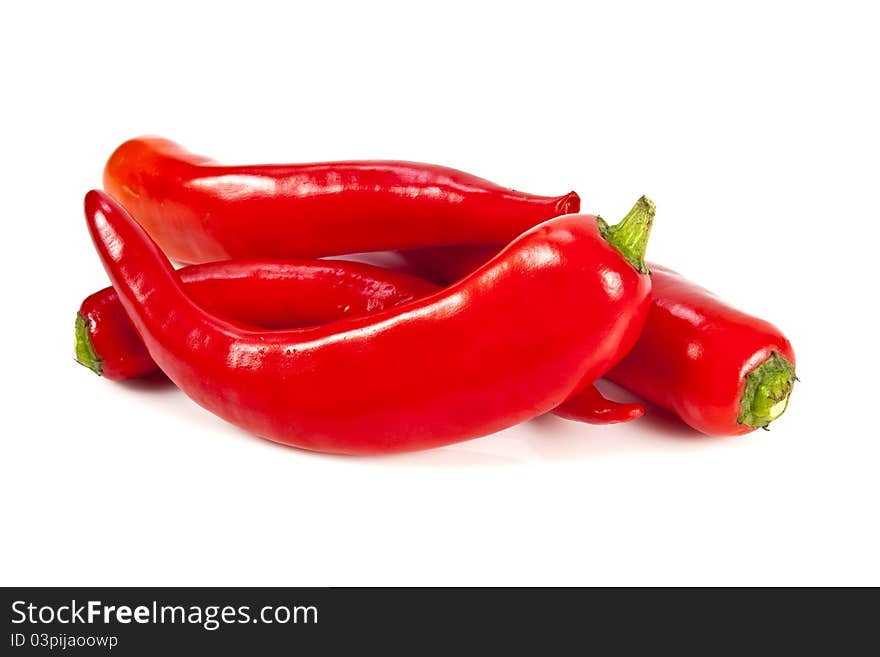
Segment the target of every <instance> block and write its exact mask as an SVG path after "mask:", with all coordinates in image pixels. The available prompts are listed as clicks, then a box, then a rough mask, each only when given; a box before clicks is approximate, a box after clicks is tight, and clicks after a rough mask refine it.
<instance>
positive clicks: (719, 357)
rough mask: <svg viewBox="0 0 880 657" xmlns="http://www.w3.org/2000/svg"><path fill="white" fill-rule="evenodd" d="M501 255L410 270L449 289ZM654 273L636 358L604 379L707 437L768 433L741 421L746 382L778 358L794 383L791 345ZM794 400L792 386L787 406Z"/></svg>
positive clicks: (473, 254)
mask: <svg viewBox="0 0 880 657" xmlns="http://www.w3.org/2000/svg"><path fill="white" fill-rule="evenodd" d="M497 251H498V249H497V247H493V246H476V245H474V246H469V247H438V248H430V249H420V250H417V251H411V252H406V253H404V254H403V256H404V260H405V263H406V264H405V271H408V272H410V273H414V274H415V275H417V276H420V277H425V278H427V279H429V280H433V281H435V282H437V283H442V284H446V283H448V282H451V281H455V280H458V279H460V278H461V277H462V276H465V275H467V274H468V273H469V272H471V271H473V270H474V269H475V268H477V267H479V266H480V265H481V264H482V263H484V262H485V261H486V260H487V259H489V258H491V257H492V256H493V255H494V254H495V253H497ZM649 267H650V270H651V279H652V291H651V310H650V312H649V313H648V319H647V321H646V322H645V326H644V329H643V330H642V333H641V335H640V336H639V339H638V340H637V341H636V344H635V346H634V347H633V349H632V351H630V353H629V354H628V355H627V356H626V357H625V358H624V359H623V361H621V363H620V364H618V365H617V366H616V367H615V368H614V369H612V370H611V371H610V372H608V373H607V374H606V375H605V377H606V378H607V379H609V380H611V381H613V382H615V383H617V384H619V385H621V386H623V387H624V388H626V389H627V390H629V391H631V392H634V393H636V394H637V395H639V396H640V397H642V398H644V399H646V400H647V401H650V402H652V403H654V404H656V405H658V406H660V407H662V408H665V409H667V410H669V411H671V412H673V413H675V414H676V415H678V416H679V417H680V418H681V419H682V420H683V421H684V422H686V423H687V424H688V425H690V426H691V427H693V428H694V429H696V430H697V431H700V432H702V433H705V434H708V435H717V436H728V435H741V434H745V433H749V432H751V431H754V430H755V429H756V428H758V426H766V425H763V424H759V425H758V426H753V425H750V424H747V423H745V422H741V421H740V416H741V414H742V407H741V403H742V399H743V395H744V392H745V388H746V382H747V377H748V376H749V374H750V373H752V372H754V371H755V370H756V369H757V368H758V367H759V366H761V365H762V364H763V363H766V362H767V361H768V359H770V358H771V357H772V355H773V354H776V355H778V356H781V357H783V358H784V359H785V360H786V361H787V362H788V364H790V366H791V368H792V379H793V369H794V366H795V354H794V350H793V348H792V346H791V343H790V342H789V340H788V339H787V338H786V337H785V335H784V334H783V333H782V331H780V330H779V329H778V328H777V327H775V326H774V325H772V324H770V323H769V322H766V321H764V320H762V319H759V318H757V317H754V316H753V315H749V314H747V313H744V312H742V311H741V310H738V309H736V308H734V307H733V306H731V305H730V304H727V303H725V302H724V301H723V300H721V299H720V298H718V297H717V296H716V295H714V294H712V293H711V292H709V291H708V290H706V289H704V288H702V287H700V286H698V285H697V284H695V283H693V282H691V281H689V280H687V279H686V278H684V277H682V276H681V275H680V274H677V273H676V272H674V271H672V270H670V269H668V268H666V267H663V266H662V265H657V264H653V263H650V264H649ZM790 383H791V382H790V381H789V383H788V385H789V386H790ZM788 394H790V387H789V389H788V391H787V392H785V403H787V397H788ZM560 410H561V409H560ZM573 414H574V415H575V416H576V411H573Z"/></svg>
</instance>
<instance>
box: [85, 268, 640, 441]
mask: <svg viewBox="0 0 880 657" xmlns="http://www.w3.org/2000/svg"><path fill="white" fill-rule="evenodd" d="M178 274H179V275H180V280H181V282H182V283H183V284H184V287H185V288H186V293H187V294H188V295H189V296H190V298H191V299H193V300H194V301H195V302H196V303H197V304H199V305H200V306H202V307H203V308H205V309H206V310H208V311H209V312H212V313H214V314H215V315H220V316H221V317H226V318H229V319H232V320H235V321H239V322H242V323H245V324H247V325H249V326H251V327H253V328H266V329H278V328H294V327H304V326H314V325H316V324H324V323H327V322H331V321H335V320H337V319H342V318H345V317H354V316H357V315H362V314H366V313H369V312H377V311H380V310H385V309H386V308H392V307H394V306H397V305H400V304H401V303H405V302H407V301H411V300H413V299H416V298H419V297H422V296H427V295H428V294H433V293H434V292H437V291H438V290H439V289H440V288H438V287H437V286H436V285H434V284H433V283H429V282H427V281H425V280H422V279H421V278H416V277H415V276H409V275H407V274H404V273H401V272H395V271H391V270H389V269H385V268H382V267H375V266H372V265H366V264H362V263H357V262H348V261H342V260H301V261H271V260H268V261H242V260H227V261H224V262H215V263H209V264H205V265H192V266H189V267H184V268H183V269H181V270H179V271H178ZM76 359H77V361H79V362H80V363H81V364H82V365H85V366H86V367H88V368H89V369H91V370H92V371H93V372H95V373H96V374H99V375H103V376H105V377H106V378H108V379H111V380H114V381H121V380H126V379H132V378H136V377H141V376H146V375H148V374H151V373H154V372H157V371H159V369H158V366H157V365H156V363H155V362H154V361H153V359H152V358H151V357H150V353H149V352H148V351H147V347H146V345H144V343H143V341H142V340H141V338H140V336H139V335H138V334H137V331H136V330H135V328H134V325H132V323H131V321H130V320H129V319H128V316H127V315H126V314H125V310H124V309H123V307H122V304H121V303H120V302H119V297H118V296H117V294H116V291H115V290H114V289H113V288H112V287H108V288H105V289H103V290H101V291H99V292H95V293H94V294H92V295H90V296H89V297H87V298H86V299H85V300H84V301H83V303H82V305H81V306H80V309H79V312H78V313H77V317H76ZM572 409H576V412H575V413H572ZM555 412H556V413H557V414H559V415H562V416H563V417H567V418H570V419H575V420H580V421H582V422H589V423H591V424H611V423H615V422H628V421H630V420H634V419H636V418H638V417H641V416H642V415H643V414H644V407H643V406H642V405H640V404H622V403H618V402H614V401H611V400H609V399H605V398H604V397H603V396H602V395H601V394H600V393H599V391H598V390H596V389H595V388H594V387H593V386H588V387H587V388H585V389H584V390H582V391H581V392H579V393H577V395H575V397H574V399H571V400H569V401H567V402H565V403H564V404H563V405H562V406H561V407H560V408H558V409H556V411H555Z"/></svg>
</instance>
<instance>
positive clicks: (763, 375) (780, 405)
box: [736, 351, 797, 428]
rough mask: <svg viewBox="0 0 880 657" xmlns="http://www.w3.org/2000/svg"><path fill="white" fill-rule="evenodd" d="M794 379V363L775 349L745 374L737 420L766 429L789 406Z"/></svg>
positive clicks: (740, 422)
mask: <svg viewBox="0 0 880 657" xmlns="http://www.w3.org/2000/svg"><path fill="white" fill-rule="evenodd" d="M796 378H797V377H795V375H794V366H793V365H792V364H791V363H790V362H789V361H788V360H786V359H785V358H784V357H782V356H780V355H779V354H777V353H776V352H775V351H774V352H773V353H772V354H770V357H769V358H768V359H767V360H765V361H764V362H763V363H761V364H760V365H758V367H756V368H755V369H754V370H752V371H751V372H749V374H748V376H746V388H745V392H743V396H742V399H741V400H740V413H739V417H738V418H737V420H736V421H737V422H738V423H739V424H745V425H748V426H750V427H756V428H757V427H760V428H767V425H768V424H770V423H771V422H772V421H773V420H775V419H776V418H778V417H779V416H780V415H782V414H783V413H784V412H785V409H786V408H788V400H789V397H791V390H792V388H793V387H794V382H795V380H796Z"/></svg>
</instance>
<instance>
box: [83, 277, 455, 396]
mask: <svg viewBox="0 0 880 657" xmlns="http://www.w3.org/2000/svg"><path fill="white" fill-rule="evenodd" d="M178 273H179V274H180V280H181V282H182V283H184V285H185V287H186V292H187V294H188V295H189V296H190V298H192V299H193V301H195V302H196V303H197V304H199V305H201V306H203V307H204V308H206V309H207V310H209V311H211V312H212V313H214V314H217V315H220V316H222V317H225V318H227V319H232V320H235V321H238V322H241V323H244V324H247V325H249V326H252V327H254V328H264V329H276V328H296V327H304V326H313V325H316V324H324V323H327V322H332V321H335V320H337V319H342V318H344V317H352V316H356V315H361V314H364V313H368V312H373V311H376V310H384V309H385V308H390V307H392V306H396V305H398V304H400V303H403V302H406V301H411V300H413V299H415V298H418V297H422V296H427V295H428V294H432V293H434V292H436V291H437V290H438V289H439V288H438V287H437V286H436V285H434V284H433V283H429V282H428V281H425V280H423V279H421V278H416V277H415V276H409V275H407V274H404V273H401V272H394V271H390V270H387V269H383V268H380V267H375V266H373V265H366V264H363V263H358V262H347V261H341V260H301V261H285V260H261V261H257V260H227V261H223V262H214V263H208V264H204V265H193V266H190V267H184V268H183V269H181V270H180V271H179V272H178ZM76 359H77V360H78V361H79V362H80V363H82V364H83V365H85V366H86V367H88V368H90V369H91V370H93V371H94V372H96V373H97V374H100V375H102V376H104V377H106V378H108V379H111V380H114V381H122V380H125V379H131V378H135V377H139V376H145V375H147V374H150V373H151V372H155V371H156V370H157V369H158V368H157V365H156V363H155V362H153V359H152V358H150V354H149V352H148V351H147V348H146V346H145V345H144V343H143V341H142V340H141V338H140V336H139V335H138V334H137V331H135V328H134V326H133V325H132V323H131V321H129V319H128V316H127V315H126V314H125V310H124V309H123V308H122V305H121V304H120V303H119V298H118V297H117V295H116V292H115V291H114V290H113V288H112V287H108V288H105V289H103V290H101V291H99V292H96V293H94V294H92V295H90V296H88V297H87V298H86V299H85V300H84V301H83V302H82V305H81V306H80V309H79V312H78V313H77V319H76Z"/></svg>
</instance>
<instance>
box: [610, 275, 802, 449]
mask: <svg viewBox="0 0 880 657" xmlns="http://www.w3.org/2000/svg"><path fill="white" fill-rule="evenodd" d="M650 267H651V274H652V276H651V278H652V282H653V290H654V292H653V300H652V302H651V310H650V313H649V314H648V321H647V323H646V324H645V330H644V331H643V332H642V335H641V336H640V337H639V340H638V341H637V342H636V345H635V346H634V347H633V349H632V351H631V352H630V353H629V355H627V357H626V358H624V359H623V361H622V362H621V363H620V364H619V365H618V366H617V367H615V368H614V369H613V370H611V371H610V372H609V373H608V374H607V375H606V376H607V378H608V379H610V380H611V381H614V382H615V383H618V384H620V385H622V386H624V387H625V388H627V389H628V390H631V391H632V392H634V393H636V394H637V395H639V396H641V397H643V398H644V399H647V400H648V401H650V402H653V403H655V404H657V405H658V406H662V407H663V408H665V409H667V410H670V411H672V412H673V413H675V414H677V415H678V416H679V417H680V418H681V419H682V420H684V421H685V422H686V423H687V424H689V425H690V426H691V427H693V428H694V429H696V430H697V431H701V432H702V433H705V434H709V435H715V436H726V435H741V434H745V433H749V432H750V431H754V430H755V429H756V428H757V427H755V426H750V425H748V424H745V423H740V422H739V420H738V418H739V416H740V412H741V408H740V402H741V399H742V397H743V394H744V391H745V387H746V377H747V376H748V375H749V373H750V372H753V371H754V370H755V369H756V368H757V367H758V366H760V365H761V364H762V363H764V362H766V361H767V360H768V359H769V358H770V357H771V355H772V354H778V355H779V356H782V357H784V358H785V359H786V360H787V361H788V362H789V363H790V364H791V366H792V368H793V367H794V365H795V355H794V349H793V348H792V346H791V343H790V342H789V341H788V339H787V338H786V337H785V336H784V335H783V334H782V331H780V330H779V329H778V328H776V327H775V326H773V325H772V324H770V323H769V322H766V321H764V320H762V319H759V318H757V317H754V316H753V315H749V314H747V313H744V312H742V311H741V310H737V309H736V308H734V307H733V306H731V305H729V304H727V303H725V302H724V301H722V300H721V299H719V298H718V297H717V296H715V295H714V294H712V293H711V292H709V291H708V290H705V289H704V288H702V287H700V286H698V285H696V284H695V283H692V282H691V281H689V280H687V279H686V278H684V277H683V276H681V275H680V274H678V273H676V272H674V271H672V270H670V269H667V268H665V267H662V266H660V265H656V264H651V265H650ZM787 394H790V390H789V393H787ZM787 394H786V403H787Z"/></svg>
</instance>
